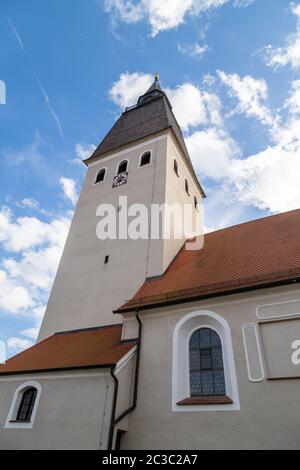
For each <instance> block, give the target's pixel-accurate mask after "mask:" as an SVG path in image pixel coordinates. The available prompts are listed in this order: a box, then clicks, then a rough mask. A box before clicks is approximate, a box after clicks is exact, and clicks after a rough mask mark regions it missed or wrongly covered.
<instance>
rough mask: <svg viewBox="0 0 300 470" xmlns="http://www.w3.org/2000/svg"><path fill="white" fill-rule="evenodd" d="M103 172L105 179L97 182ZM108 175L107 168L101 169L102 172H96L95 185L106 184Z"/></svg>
mask: <svg viewBox="0 0 300 470" xmlns="http://www.w3.org/2000/svg"><path fill="white" fill-rule="evenodd" d="M101 171H104V178H103V180H101V181H97V178H98V175H99V173H100V172H101ZM106 174H107V168H106V167H103V168H100V170H98V171H97V172H96V175H95V178H94V184H101V183H104V182H105V180H106Z"/></svg>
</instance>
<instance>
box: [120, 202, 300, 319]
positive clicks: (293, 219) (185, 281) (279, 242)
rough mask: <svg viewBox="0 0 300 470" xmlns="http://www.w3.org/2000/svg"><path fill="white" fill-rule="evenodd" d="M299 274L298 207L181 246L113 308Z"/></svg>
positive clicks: (216, 292) (263, 283)
mask: <svg viewBox="0 0 300 470" xmlns="http://www.w3.org/2000/svg"><path fill="white" fill-rule="evenodd" d="M293 280H300V210H295V211H291V212H286V213H283V214H280V215H274V216H271V217H266V218H264V219H259V220H255V221H252V222H247V223H244V224H240V225H236V226H234V227H229V228H226V229H223V230H218V231H216V232H212V233H208V234H206V235H205V238H204V247H203V249H202V250H198V251H188V250H185V249H182V250H181V251H180V253H179V254H178V255H177V257H176V258H175V260H174V261H173V263H172V264H171V265H170V267H169V269H168V270H167V271H166V273H165V274H164V275H162V276H159V277H155V278H149V279H147V280H146V281H145V283H144V284H143V285H142V287H141V288H140V289H139V291H138V292H137V293H136V295H135V296H134V297H133V299H131V300H130V301H129V302H128V303H127V304H125V305H123V306H122V307H120V308H119V309H118V310H117V312H120V313H124V312H127V311H132V310H133V309H136V308H138V309H143V308H150V307H153V306H156V305H162V304H168V303H171V302H174V301H188V300H194V299H201V298H208V297H212V296H217V295H222V294H228V293H233V292H239V291H242V290H245V289H254V288H258V287H266V286H269V285H274V284H276V283H286V282H290V281H293Z"/></svg>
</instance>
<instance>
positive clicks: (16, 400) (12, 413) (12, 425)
mask: <svg viewBox="0 0 300 470" xmlns="http://www.w3.org/2000/svg"><path fill="white" fill-rule="evenodd" d="M30 387H34V388H36V390H37V394H36V399H35V402H34V407H33V410H32V415H31V419H30V422H29V423H22V422H15V419H16V417H17V413H18V410H19V406H20V403H21V400H22V396H23V392H25V390H26V389H28V388H30ZM41 394H42V387H41V385H40V384H39V383H38V382H35V381H33V380H31V381H29V382H24V383H22V384H21V385H20V386H19V387H18V388H17V389H16V391H15V392H14V396H13V399H12V402H11V406H10V409H9V413H8V416H7V418H6V422H5V426H4V428H5V429H32V428H33V425H34V420H35V416H36V412H37V409H38V406H39V401H40V398H41Z"/></svg>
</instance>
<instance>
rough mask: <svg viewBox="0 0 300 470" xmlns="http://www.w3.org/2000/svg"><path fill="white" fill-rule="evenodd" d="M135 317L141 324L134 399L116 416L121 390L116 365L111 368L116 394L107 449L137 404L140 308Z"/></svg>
mask: <svg viewBox="0 0 300 470" xmlns="http://www.w3.org/2000/svg"><path fill="white" fill-rule="evenodd" d="M135 318H136V320H137V322H138V324H139V334H138V342H137V349H136V364H135V375H134V389H133V401H132V405H131V406H130V407H129V408H127V409H126V410H125V411H123V413H121V414H120V415H119V416H118V417H117V418H116V409H117V401H118V391H119V380H118V377H117V376H116V374H115V372H116V366H114V367H111V368H110V375H111V376H112V378H113V381H114V396H113V403H112V412H111V421H110V427H109V435H108V445H107V450H113V449H112V447H113V439H114V431H115V427H116V425H117V424H118V423H119V422H120V421H122V419H123V418H125V416H127V415H128V414H129V413H131V412H132V411H133V410H134V409H135V408H136V404H137V394H138V383H139V369H140V354H141V338H142V322H141V319H140V317H139V314H138V309H137V310H136V311H135Z"/></svg>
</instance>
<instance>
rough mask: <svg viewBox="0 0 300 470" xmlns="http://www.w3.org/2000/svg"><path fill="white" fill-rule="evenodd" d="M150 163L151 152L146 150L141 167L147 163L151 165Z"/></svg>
mask: <svg viewBox="0 0 300 470" xmlns="http://www.w3.org/2000/svg"><path fill="white" fill-rule="evenodd" d="M150 163H151V152H145V153H144V154H143V155H142V156H141V160H140V167H141V166H145V165H149V164H150Z"/></svg>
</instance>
